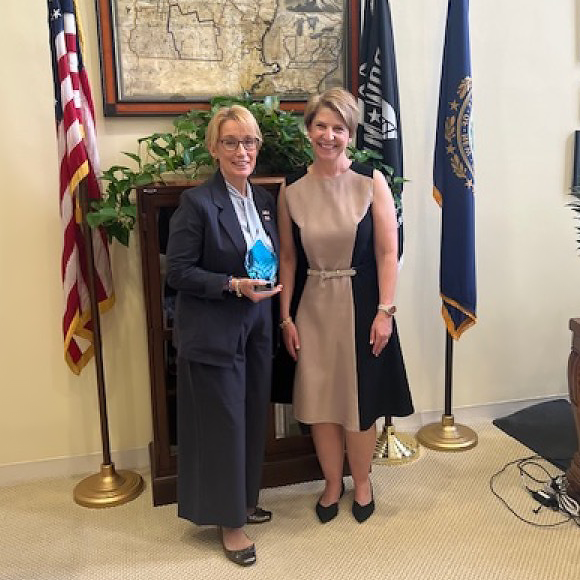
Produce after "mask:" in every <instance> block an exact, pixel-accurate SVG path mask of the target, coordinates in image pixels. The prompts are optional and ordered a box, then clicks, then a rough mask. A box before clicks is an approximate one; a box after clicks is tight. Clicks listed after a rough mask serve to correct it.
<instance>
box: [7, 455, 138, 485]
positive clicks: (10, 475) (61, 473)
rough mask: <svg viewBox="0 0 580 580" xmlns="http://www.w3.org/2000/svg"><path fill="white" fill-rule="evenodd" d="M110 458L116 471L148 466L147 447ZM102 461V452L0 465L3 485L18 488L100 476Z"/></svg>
mask: <svg viewBox="0 0 580 580" xmlns="http://www.w3.org/2000/svg"><path fill="white" fill-rule="evenodd" d="M111 459H112V461H113V463H114V464H115V468H116V469H142V468H144V467H148V466H149V451H148V449H147V448H146V447H143V448H140V449H128V450H126V451H112V452H111ZM102 461H103V456H102V453H91V454H90V455H76V456H73V457H54V458H52V459H43V460H40V461H26V462H21V463H7V464H5V465H0V486H7V485H16V484H18V483H24V482H27V481H32V480H36V479H45V478H53V477H71V476H79V477H82V476H83V475H86V474H91V473H99V471H100V468H101V463H102Z"/></svg>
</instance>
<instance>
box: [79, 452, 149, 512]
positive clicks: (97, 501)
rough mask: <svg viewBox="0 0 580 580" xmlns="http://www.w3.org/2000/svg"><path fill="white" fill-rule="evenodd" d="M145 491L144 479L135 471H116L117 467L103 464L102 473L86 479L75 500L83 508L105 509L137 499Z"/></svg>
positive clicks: (111, 464)
mask: <svg viewBox="0 0 580 580" xmlns="http://www.w3.org/2000/svg"><path fill="white" fill-rule="evenodd" d="M142 490H143V478H142V477H141V476H140V475H139V474H138V473H134V472H133V471H125V470H121V471H118V472H117V471H115V465H114V464H113V463H110V464H108V465H106V464H101V471H100V473H97V474H95V475H90V476H89V477H86V478H85V479H83V480H82V481H81V482H79V483H78V484H77V485H76V487H75V489H74V500H75V502H76V503H78V504H79V505H82V506H83V507H90V508H104V507H113V506H116V505H121V504H124V503H127V502H129V501H131V500H133V499H135V498H136V497H137V496H138V495H139V494H140V493H141V491H142Z"/></svg>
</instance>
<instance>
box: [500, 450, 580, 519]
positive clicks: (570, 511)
mask: <svg viewBox="0 0 580 580" xmlns="http://www.w3.org/2000/svg"><path fill="white" fill-rule="evenodd" d="M538 460H544V458H542V457H540V456H539V455H530V456H529V457H524V458H520V459H514V460H513V461H510V462H508V463H506V464H505V465H504V466H503V467H502V468H501V469H500V470H499V471H497V472H496V473H494V474H493V475H492V476H491V477H490V479H489V488H490V490H491V492H492V493H493V495H495V497H497V498H498V499H499V500H500V501H501V502H502V503H503V504H504V506H505V507H506V508H507V509H508V510H509V511H510V512H511V513H512V514H513V515H514V516H516V517H517V518H518V519H519V520H520V521H522V522H525V523H526V524H529V525H531V526H535V527H539V528H553V527H556V526H561V525H563V524H566V523H568V522H569V521H573V522H574V523H575V524H576V525H577V526H580V506H579V504H578V502H577V501H576V500H575V499H573V498H572V497H570V496H569V495H568V493H567V489H566V478H565V477H564V476H562V475H557V476H553V475H552V474H551V473H550V472H549V471H548V470H547V469H546V468H545V467H544V466H543V465H542V464H541V463H538ZM513 465H515V466H516V467H517V469H518V472H519V475H520V478H521V479H522V483H523V485H524V487H525V489H526V491H527V492H528V493H529V494H530V495H531V497H532V498H533V499H534V500H535V501H536V502H538V504H539V505H538V507H536V508H534V509H532V512H533V513H534V514H536V515H537V514H538V513H539V512H540V510H541V509H542V507H549V508H550V509H552V510H553V511H554V512H558V513H559V512H562V514H563V515H564V519H561V520H559V521H557V522H553V523H547V524H542V523H538V522H534V521H532V520H530V519H527V518H525V517H523V516H522V515H520V514H518V513H517V512H516V511H515V510H514V509H513V508H512V507H511V506H510V505H509V503H508V502H507V501H506V499H505V498H503V497H502V496H501V495H500V494H499V493H498V492H497V491H496V489H495V487H494V484H495V481H496V479H497V478H498V477H499V476H500V475H501V474H503V473H505V472H506V470H507V469H508V468H509V467H511V466H513ZM533 470H538V471H539V472H541V474H542V476H543V478H541V477H540V476H538V475H537V472H533ZM529 482H533V484H536V485H541V486H542V487H541V488H539V489H532V487H530V485H532V484H531V483H529Z"/></svg>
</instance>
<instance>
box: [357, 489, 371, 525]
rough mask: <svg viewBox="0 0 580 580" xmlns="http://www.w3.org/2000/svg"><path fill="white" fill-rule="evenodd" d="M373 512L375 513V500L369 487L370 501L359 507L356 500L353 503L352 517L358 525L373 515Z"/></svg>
mask: <svg viewBox="0 0 580 580" xmlns="http://www.w3.org/2000/svg"><path fill="white" fill-rule="evenodd" d="M374 511H375V498H374V494H373V488H372V486H371V501H369V503H367V504H366V505H360V503H358V501H356V500H355V501H353V502H352V515H353V516H354V519H355V520H356V521H357V522H358V523H359V524H362V523H363V522H366V521H367V520H368V519H369V518H370V517H371V516H372V515H373V512H374Z"/></svg>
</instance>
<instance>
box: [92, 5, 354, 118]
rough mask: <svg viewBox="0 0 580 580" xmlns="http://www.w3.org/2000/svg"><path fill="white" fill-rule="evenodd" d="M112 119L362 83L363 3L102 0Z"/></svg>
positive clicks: (294, 102)
mask: <svg viewBox="0 0 580 580" xmlns="http://www.w3.org/2000/svg"><path fill="white" fill-rule="evenodd" d="M97 8H98V20H99V41H100V47H101V71H102V79H103V100H104V112H105V116H114V115H163V114H172V115H174V114H179V113H182V112H185V111H188V110H190V109H192V108H198V109H203V108H207V107H208V106H209V105H208V103H209V101H210V99H211V98H212V97H214V96H217V95H231V96H237V95H241V94H243V93H249V94H250V95H251V96H254V97H256V98H260V97H264V96H267V95H276V96H278V97H279V98H280V101H281V102H282V107H283V108H284V109H287V110H295V111H302V110H304V104H305V101H306V100H307V98H308V97H309V96H310V95H311V94H313V93H317V92H320V91H323V90H325V89H326V88H329V87H332V86H345V87H350V88H351V89H352V88H353V87H355V86H356V73H357V67H358V62H357V59H358V41H359V32H358V31H359V10H360V4H359V0H97Z"/></svg>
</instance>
